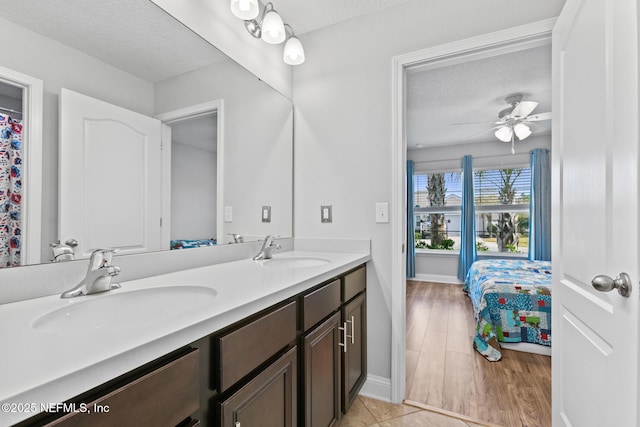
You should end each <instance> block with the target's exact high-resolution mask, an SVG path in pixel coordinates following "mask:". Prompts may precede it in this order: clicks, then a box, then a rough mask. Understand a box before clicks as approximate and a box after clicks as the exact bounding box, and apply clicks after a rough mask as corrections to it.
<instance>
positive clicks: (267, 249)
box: [253, 234, 280, 261]
mask: <svg viewBox="0 0 640 427" xmlns="http://www.w3.org/2000/svg"><path fill="white" fill-rule="evenodd" d="M274 237H276V236H272V235H271V234H269V235H268V236H267V237H265V238H264V243H263V244H262V248H261V249H260V252H258V255H256V256H254V257H253V259H254V261H258V260H261V259H271V257H272V256H273V252H274V251H277V250H278V249H280V245H279V244H277V243H274V242H273V239H274Z"/></svg>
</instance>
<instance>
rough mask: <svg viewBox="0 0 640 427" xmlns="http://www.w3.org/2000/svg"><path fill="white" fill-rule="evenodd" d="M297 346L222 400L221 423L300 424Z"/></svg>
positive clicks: (239, 426)
mask: <svg viewBox="0 0 640 427" xmlns="http://www.w3.org/2000/svg"><path fill="white" fill-rule="evenodd" d="M297 357H298V356H297V351H296V347H293V348H292V349H290V350H289V351H288V352H287V353H285V354H284V355H283V356H281V357H280V358H279V359H278V360H276V361H275V362H273V363H272V364H271V365H269V367H267V368H266V369H265V370H264V371H262V372H261V373H260V374H258V375H257V376H256V377H255V378H253V379H252V380H251V381H249V382H248V383H247V384H246V385H244V386H243V387H242V388H240V390H238V391H237V392H235V393H233V394H232V395H231V396H229V397H228V398H226V399H225V400H223V401H221V402H219V403H218V413H219V421H220V426H221V427H254V426H260V427H293V426H296V425H297V420H296V416H297V411H296V408H297V399H296V396H297V390H296V385H297V369H296V363H297Z"/></svg>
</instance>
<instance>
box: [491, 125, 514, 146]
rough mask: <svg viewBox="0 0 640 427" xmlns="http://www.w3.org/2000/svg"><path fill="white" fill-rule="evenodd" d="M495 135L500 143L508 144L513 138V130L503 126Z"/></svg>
mask: <svg viewBox="0 0 640 427" xmlns="http://www.w3.org/2000/svg"><path fill="white" fill-rule="evenodd" d="M495 135H496V138H498V139H499V140H500V141H502V142H509V141H511V138H513V129H511V128H510V127H509V126H503V127H501V128H499V129H498V130H497V131H496V133H495Z"/></svg>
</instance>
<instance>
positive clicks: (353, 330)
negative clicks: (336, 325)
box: [345, 316, 356, 344]
mask: <svg viewBox="0 0 640 427" xmlns="http://www.w3.org/2000/svg"><path fill="white" fill-rule="evenodd" d="M346 323H351V335H347V337H349V338H351V344H355V343H356V329H355V319H354V317H353V316H351V320H347V321H346V322H345V324H346Z"/></svg>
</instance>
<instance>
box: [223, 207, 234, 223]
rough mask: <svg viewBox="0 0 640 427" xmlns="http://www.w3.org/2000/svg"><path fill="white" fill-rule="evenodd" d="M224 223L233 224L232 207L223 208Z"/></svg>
mask: <svg viewBox="0 0 640 427" xmlns="http://www.w3.org/2000/svg"><path fill="white" fill-rule="evenodd" d="M224 222H233V207H232V206H225V207H224Z"/></svg>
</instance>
